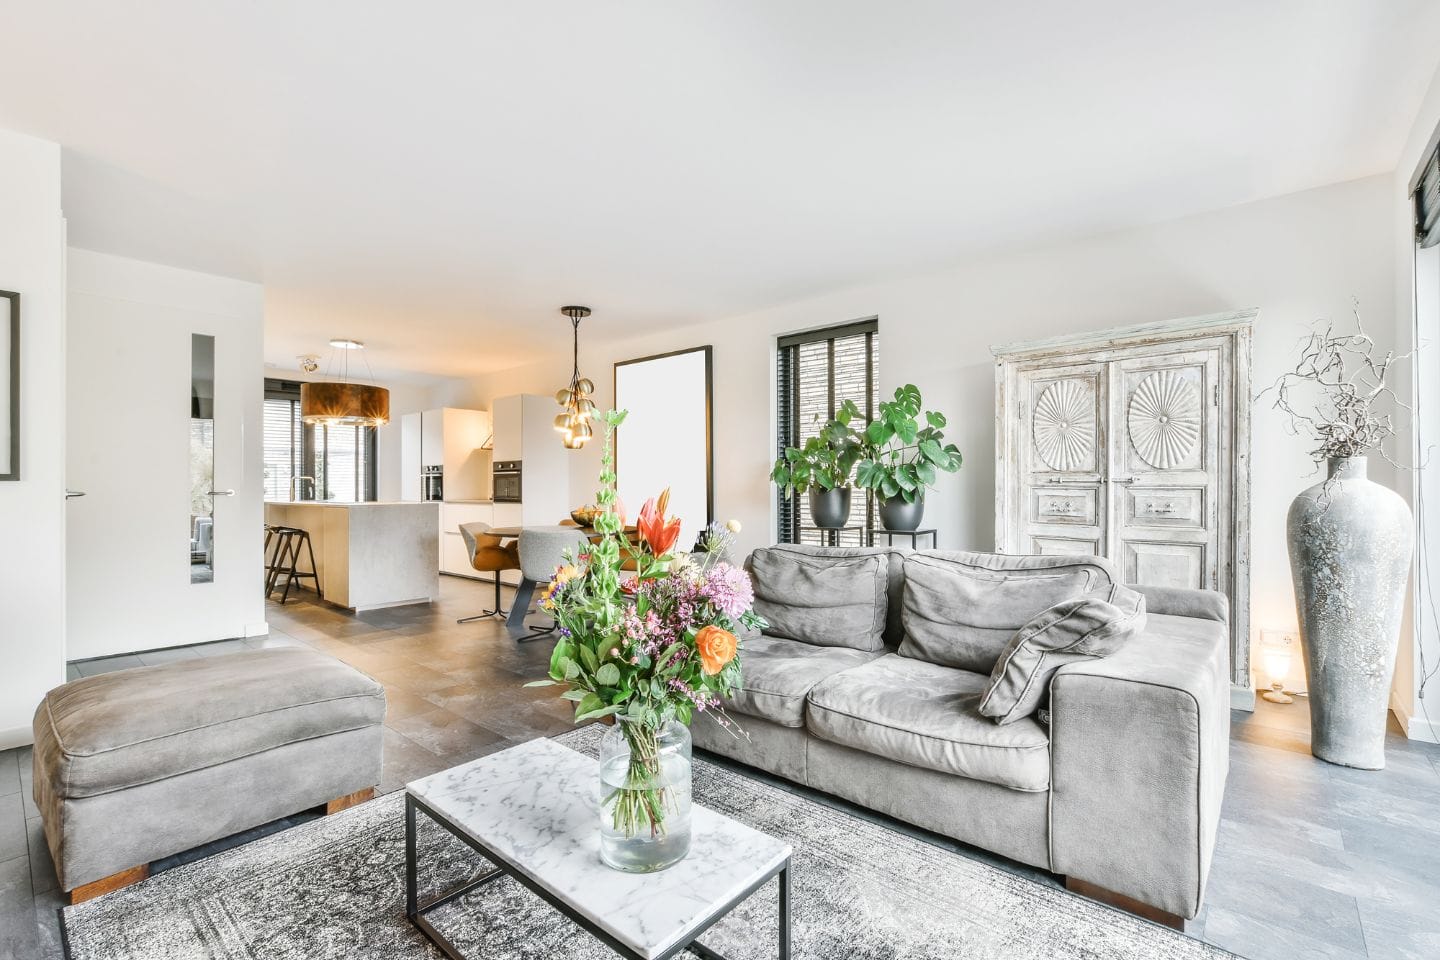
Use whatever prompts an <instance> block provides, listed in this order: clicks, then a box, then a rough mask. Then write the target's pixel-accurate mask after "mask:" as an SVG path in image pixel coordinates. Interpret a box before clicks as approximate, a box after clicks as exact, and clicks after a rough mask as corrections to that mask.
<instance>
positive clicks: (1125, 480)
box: [1105, 477, 1135, 486]
mask: <svg viewBox="0 0 1440 960" xmlns="http://www.w3.org/2000/svg"><path fill="white" fill-rule="evenodd" d="M1105 482H1106V483H1121V484H1125V485H1126V486H1129V485H1130V484H1132V483H1134V482H1135V478H1134V477H1122V478H1119V479H1116V478H1114V477H1106V478H1105Z"/></svg>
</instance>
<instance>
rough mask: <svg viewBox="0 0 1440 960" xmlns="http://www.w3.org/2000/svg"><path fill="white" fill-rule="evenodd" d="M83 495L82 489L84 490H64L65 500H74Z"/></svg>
mask: <svg viewBox="0 0 1440 960" xmlns="http://www.w3.org/2000/svg"><path fill="white" fill-rule="evenodd" d="M83 496H85V491H84V490H66V491H65V499H66V500H74V499H75V498H77V497H83Z"/></svg>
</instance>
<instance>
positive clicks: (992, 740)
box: [806, 654, 1050, 791]
mask: <svg viewBox="0 0 1440 960" xmlns="http://www.w3.org/2000/svg"><path fill="white" fill-rule="evenodd" d="M986 682H987V678H986V677H985V676H984V675H983V674H979V673H971V672H970V671H967V670H955V669H952V668H950V667H942V666H939V665H938V664H933V663H927V662H925V661H924V660H914V659H908V658H906V657H901V656H897V655H895V654H887V655H885V656H883V657H880V658H879V659H878V660H874V661H872V662H870V663H867V664H865V665H863V666H859V667H854V668H852V669H850V670H846V671H844V672H843V673H837V674H835V675H834V676H832V677H830V678H829V679H826V680H822V681H820V682H819V683H817V684H816V685H815V686H814V688H813V689H812V690H811V691H810V698H809V702H808V704H807V705H806V722H807V726H808V727H809V730H810V733H811V734H812V735H814V736H816V737H819V738H820V739H822V740H829V741H831V742H832V743H838V744H841V745H842V746H847V747H852V748H854V749H856V750H863V751H865V752H866V753H873V754H875V755H876V756H880V757H885V758H886V759H889V760H897V761H899V762H901V763H908V764H910V765H911V766H915V767H924V768H925V769H927V770H938V771H940V772H941V773H949V774H954V775H955V776H959V777H968V778H970V779H972V780H984V781H986V782H987V783H994V784H998V785H1000V786H1003V787H1010V788H1012V789H1015V790H1025V791H1043V790H1047V789H1049V786H1050V740H1049V736H1048V735H1047V734H1046V731H1045V728H1044V727H1042V726H1040V724H1038V723H1036V722H1035V721H1034V720H1033V719H1030V718H1025V719H1022V720H1017V721H1016V722H1015V723H1009V724H1006V725H1004V726H997V725H996V724H994V723H992V722H991V721H990V720H988V719H986V718H985V717H982V716H981V715H980V710H979V704H980V695H981V692H982V691H983V690H984V689H985V684H986Z"/></svg>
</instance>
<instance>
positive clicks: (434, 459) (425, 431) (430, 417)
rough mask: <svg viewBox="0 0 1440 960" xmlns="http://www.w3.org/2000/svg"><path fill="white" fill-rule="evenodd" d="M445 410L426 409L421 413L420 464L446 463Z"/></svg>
mask: <svg viewBox="0 0 1440 960" xmlns="http://www.w3.org/2000/svg"><path fill="white" fill-rule="evenodd" d="M444 413H445V411H443V410H426V411H425V412H424V413H422V414H420V466H422V467H441V466H444V465H445V417H444Z"/></svg>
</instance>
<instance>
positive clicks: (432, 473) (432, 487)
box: [420, 467, 445, 500]
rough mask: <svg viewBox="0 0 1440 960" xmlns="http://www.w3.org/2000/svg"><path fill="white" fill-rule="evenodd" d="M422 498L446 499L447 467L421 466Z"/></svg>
mask: <svg viewBox="0 0 1440 960" xmlns="http://www.w3.org/2000/svg"><path fill="white" fill-rule="evenodd" d="M420 498H421V499H422V500H444V499H445V468H444V467H421V468H420Z"/></svg>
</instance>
